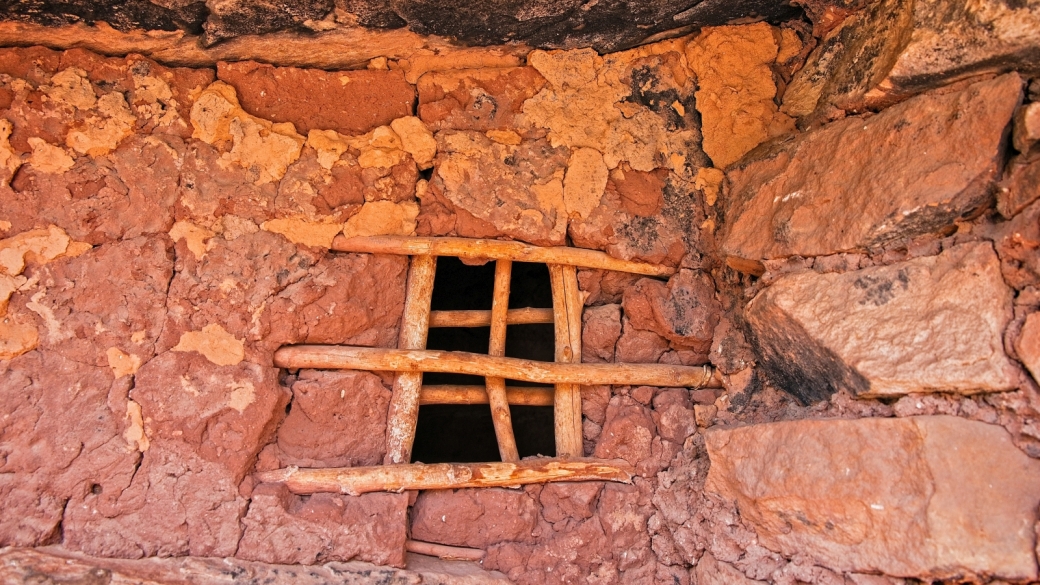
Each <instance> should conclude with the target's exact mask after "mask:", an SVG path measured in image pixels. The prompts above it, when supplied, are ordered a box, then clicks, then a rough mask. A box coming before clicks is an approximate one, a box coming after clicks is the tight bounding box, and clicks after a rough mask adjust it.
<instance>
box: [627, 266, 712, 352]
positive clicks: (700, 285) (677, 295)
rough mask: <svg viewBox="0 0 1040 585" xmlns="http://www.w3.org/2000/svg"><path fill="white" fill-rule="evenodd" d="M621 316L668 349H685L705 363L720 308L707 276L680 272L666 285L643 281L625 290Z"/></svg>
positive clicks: (657, 281) (691, 271) (648, 280)
mask: <svg viewBox="0 0 1040 585" xmlns="http://www.w3.org/2000/svg"><path fill="white" fill-rule="evenodd" d="M623 306H624V308H625V316H626V317H627V318H628V319H629V321H630V322H631V324H632V326H633V327H635V328H636V329H643V330H646V331H653V332H654V333H657V334H658V335H660V336H661V337H664V338H665V339H667V340H668V341H669V342H670V343H671V346H672V348H674V349H686V350H690V351H692V352H695V353H697V354H700V355H702V356H703V361H702V362H701V363H705V362H707V361H708V350H709V349H710V348H711V340H712V333H713V332H714V330H715V326H716V325H718V323H719V314H720V313H721V311H722V305H721V304H720V303H719V301H718V300H717V299H716V298H715V283H714V282H712V279H711V277H710V276H708V275H707V274H704V273H702V272H696V271H693V270H685V269H684V270H680V271H679V273H678V274H676V275H675V276H673V277H671V278H670V279H668V284H665V283H662V282H661V281H659V280H653V279H650V278H644V279H642V280H639V281H637V282H636V283H635V284H634V285H633V286H631V287H629V288H628V289H626V290H625V295H624V303H623Z"/></svg>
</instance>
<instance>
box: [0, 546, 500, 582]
mask: <svg viewBox="0 0 1040 585" xmlns="http://www.w3.org/2000/svg"><path fill="white" fill-rule="evenodd" d="M0 579H4V580H7V581H10V582H16V583H23V582H32V581H33V580H41V579H44V580H49V582H56V583H84V584H87V583H89V584H93V583H113V584H115V585H160V584H162V585H171V584H176V585H218V584H220V583H225V584H227V583H231V584H235V585H246V584H253V583H264V582H276V581H286V582H292V583H298V584H300V585H327V584H329V583H337V584H340V585H369V584H371V583H380V584H382V585H419V584H420V583H422V584H425V585H460V584H464V585H470V584H473V585H476V584H480V583H503V582H504V577H503V576H502V574H501V573H496V572H493V571H483V570H481V569H480V568H478V567H477V566H476V565H475V564H473V563H466V562H459V561H454V562H453V561H441V560H440V559H435V558H432V557H424V556H421V555H414V554H409V555H407V568H406V569H395V568H393V567H386V566H378V565H374V564H371V563H365V562H360V561H353V562H349V563H340V562H329V563H324V564H322V565H302V566H301V565H271V564H266V563H257V562H252V561H244V560H240V559H235V558H205V557H174V558H165V559H160V558H148V559H140V560H124V559H105V558H97V557H88V556H85V555H81V554H77V553H75V552H71V551H68V550H65V549H62V548H60V547H42V548H37V549H18V548H11V549H5V550H3V551H0Z"/></svg>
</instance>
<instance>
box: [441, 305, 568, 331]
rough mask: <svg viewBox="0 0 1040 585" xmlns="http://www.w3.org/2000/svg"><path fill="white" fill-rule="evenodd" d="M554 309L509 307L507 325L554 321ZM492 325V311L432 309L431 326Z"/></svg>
mask: <svg viewBox="0 0 1040 585" xmlns="http://www.w3.org/2000/svg"><path fill="white" fill-rule="evenodd" d="M552 322H553V310H552V309H534V308H531V307H526V308H523V309H509V311H507V312H506V324H507V325H533V324H538V323H552ZM489 325H491V311H431V312H430V327H487V326H489Z"/></svg>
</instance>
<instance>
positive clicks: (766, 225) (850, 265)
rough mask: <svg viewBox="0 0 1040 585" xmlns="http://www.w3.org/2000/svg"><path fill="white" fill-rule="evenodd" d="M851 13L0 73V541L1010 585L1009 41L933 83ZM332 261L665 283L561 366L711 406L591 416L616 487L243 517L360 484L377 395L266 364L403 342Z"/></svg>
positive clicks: (1019, 113)
mask: <svg viewBox="0 0 1040 585" xmlns="http://www.w3.org/2000/svg"><path fill="white" fill-rule="evenodd" d="M987 6H988V5H987ZM1001 6H1003V5H1001ZM1030 6H1031V5H1030ZM1030 6H1027V7H1024V8H1021V7H1020V8H1009V7H1003V8H1000V7H989V8H987V10H990V9H991V10H990V11H989V12H986V11H985V10H983V8H979V9H978V11H979V14H974V15H971V17H970V18H969V17H968V16H964V17H963V18H964V20H963V22H962V23H961V24H962V25H963V26H962V27H961V28H960V29H958V31H959V32H958V34H959V35H961V37H959V38H961V39H962V40H964V41H965V44H966V45H968V44H971V43H968V42H967V41H968V40H970V39H973V38H977V37H978V35H979V34H980V33H978V31H977V30H976V29H973V28H972V26H974V25H972V24H971V23H972V22H974V23H976V25H977V26H980V27H988V29H987V30H991V31H992V30H1003V29H1000V27H1001V26H1004V27H1006V28H1008V30H1012V29H1015V26H1019V25H1022V24H1023V23H1025V24H1026V25H1028V23H1030V22H1034V21H1035V19H1036V18H1037V16H1036V15H1037V10H1036V9H1035V8H1033V7H1030ZM984 8H985V7H984ZM880 10H882V9H881V8H877V7H874V8H871V9H870V10H867V9H862V10H859V11H855V10H849V11H847V12H833V11H831V12H825V13H823V12H821V13H820V14H813V15H812V16H813V21H812V22H807V21H802V20H797V21H791V22H788V23H785V24H782V25H769V24H765V23H758V24H747V25H735V26H726V27H717V28H705V29H703V30H699V31H695V32H693V33H692V34H689V35H687V36H681V37H677V38H674V39H670V40H664V41H660V42H657V43H652V44H648V45H643V46H640V47H637V48H634V49H631V50H627V51H622V52H614V53H607V54H603V55H600V54H598V53H596V52H595V51H594V50H592V49H588V48H585V49H572V50H548V51H545V50H533V51H531V50H523V51H520V50H519V49H517V48H516V47H512V48H510V49H508V50H505V51H503V50H502V49H498V48H493V49H486V50H484V49H466V51H469V52H467V53H465V54H466V55H468V57H467V59H468V60H463V61H461V62H460V61H459V60H458V59H454V58H443V59H438V58H427V59H425V60H421V61H420V60H417V59H415V58H412V59H411V60H409V59H398V58H396V57H395V55H396V54H395V53H393V52H391V51H387V54H386V55H382V56H377V57H375V58H373V59H372V60H371V61H369V62H368V63H367V65H366V67H365V68H362V69H352V70H323V69H318V68H292V67H276V66H272V65H267V64H263V63H258V62H255V61H233V62H227V61H220V62H217V63H215V64H214V66H203V65H201V64H200V65H199V66H196V67H193V68H187V67H173V66H168V65H163V64H162V63H160V62H158V61H155V60H152V59H149V58H147V57H143V56H140V55H130V56H126V57H104V56H100V55H98V54H96V53H92V52H89V51H86V50H83V49H70V50H67V51H59V50H52V49H46V48H42V47H28V48H7V49H0V82H2V84H0V107H2V108H3V114H2V120H0V137H2V140H0V179H2V186H0V201H2V202H3V204H2V206H0V238H4V239H2V240H0V420H2V425H0V507H2V509H3V514H0V545H2V546H19V547H35V546H40V545H48V544H53V545H59V546H60V547H61V548H62V549H64V550H69V551H79V552H83V553H86V554H89V555H95V556H100V557H119V558H129V559H133V558H140V557H151V556H161V557H165V556H185V555H190V556H196V557H236V558H238V559H242V560H249V561H260V562H263V563H276V564H316V563H326V562H329V561H350V560H360V561H369V562H373V563H377V564H381V565H388V566H398V567H400V566H403V565H404V564H405V550H404V547H405V540H406V539H408V538H413V539H417V540H423V541H427V542H434V543H440V544H447V545H456V546H466V547H473V548H479V549H483V550H486V551H487V554H486V557H485V559H484V561H483V566H484V567H485V568H487V569H494V570H499V571H501V572H503V573H505V574H506V575H507V576H508V577H509V578H510V579H512V580H514V581H516V582H520V583H540V582H561V583H563V582H574V583H577V582H589V581H595V582H603V583H615V582H659V581H660V582H675V583H697V584H700V585H706V584H713V583H759V582H763V583H764V582H768V583H796V582H804V583H849V584H856V585H860V584H866V583H914V582H920V581H931V580H934V579H939V580H944V579H945V580H949V581H950V582H959V581H961V580H965V579H967V580H972V579H974V580H977V581H980V582H988V581H990V580H993V579H998V580H1003V581H1011V582H1029V581H1031V580H1035V579H1036V578H1037V557H1036V555H1037V545H1036V530H1037V513H1038V503H1040V487H1038V486H1040V461H1038V459H1040V426H1038V425H1040V423H1038V416H1040V413H1038V408H1040V395H1038V388H1037V385H1036V376H1040V317H1038V316H1037V310H1038V309H1040V294H1038V292H1037V286H1038V284H1040V255H1038V254H1037V249H1038V248H1040V219H1038V218H1040V201H1037V199H1038V197H1040V158H1038V155H1040V151H1038V148H1040V147H1037V146H1036V145H1037V142H1038V140H1040V123H1038V122H1040V113H1038V112H1040V110H1038V108H1040V103H1038V102H1037V100H1040V95H1038V93H1040V87H1038V85H1037V84H1038V82H1037V81H1036V80H1035V79H1034V78H1032V77H1031V76H1034V75H1035V74H1036V67H1035V64H1034V62H1033V61H1031V60H1030V58H1029V55H1031V54H1032V53H1030V51H1035V50H1036V48H1037V47H1040V39H1037V38H1036V35H1032V36H1029V35H1025V37H1024V38H1025V40H1022V38H1023V37H1013V35H1010V34H1009V35H1007V37H1006V38H1007V39H1010V40H1007V41H1006V42H1002V43H997V42H990V43H988V44H987V43H984V42H976V43H974V44H971V47H973V48H972V49H971V50H969V49H964V51H965V55H963V56H962V57H963V58H962V61H961V64H960V65H958V66H952V65H951V66H948V67H945V68H944V67H942V66H941V64H940V65H936V63H934V62H933V61H931V60H928V59H925V58H923V57H920V55H929V54H932V53H929V51H928V48H929V47H931V49H932V50H933V52H934V51H935V50H940V49H942V48H943V47H945V46H947V45H948V43H949V42H950V39H949V38H948V37H947V36H943V37H942V38H938V37H936V36H934V35H931V36H930V32H929V31H931V30H932V29H933V28H935V27H936V26H937V25H936V24H935V22H936V21H935V18H938V17H935V16H934V14H932V13H930V12H928V11H926V10H925V9H924V8H921V6H918V7H917V8H916V12H915V10H914V9H913V8H912V7H909V6H904V5H898V4H895V3H889V4H884V10H886V11H887V12H878V11H880ZM994 11H995V12H994ZM1001 11H1003V12H1001ZM995 15H996V16H995ZM888 17H891V18H888ZM983 17H985V18H989V19H990V20H989V21H986V22H983V23H982V24H979V22H980V21H981V20H984V18H983ZM929 18H932V20H929ZM943 18H949V15H946V16H944V17H943ZM958 22H961V21H958ZM1013 25H1014V26H1013ZM929 27H931V28H929ZM1015 30H1017V29H1015ZM36 32H37V33H38V34H43V33H41V32H40V31H36ZM80 32H81V33H82V30H81V31H80ZM102 33H103V34H105V35H110V34H115V33H110V32H104V31H102ZM102 33H99V34H102ZM90 34H94V33H90ZM972 35H975V36H972ZM98 38H100V37H98ZM892 38H896V39H902V40H901V41H900V42H893V43H891V44H889V45H885V44H884V43H880V44H881V45H883V46H878V45H879V42H880V41H879V39H892ZM1001 38H1005V37H1001ZM308 42H316V41H314V40H313V39H312V40H311V41H308ZM929 43H931V44H929ZM1016 43H1017V44H1016ZM366 50H368V51H378V47H376V48H368V49H366ZM394 50H396V49H394ZM481 51H485V53H481ZM971 51H974V52H971ZM510 52H512V53H510ZM518 53H522V54H520V55H519V56H516V54H518ZM482 54H483V55H484V56H485V57H486V59H484V58H483V57H481V56H480V55H482ZM503 55H508V57H503ZM387 57H390V58H389V59H388V58H387ZM167 62H168V61H167ZM965 63H967V64H968V65H964V64H965ZM460 65H461V66H460ZM338 234H345V235H348V236H350V235H381V234H392V235H430V236H449V235H451V236H456V235H457V236H465V237H482V238H507V239H515V240H520V241H525V242H530V243H533V244H538V245H546V246H549V245H563V244H568V245H573V246H577V247H583V248H591V249H597V250H602V251H605V252H607V253H608V254H611V255H613V256H616V257H619V258H625V259H635V260H641V261H647V262H654V263H661V264H667V265H670V266H674V267H676V268H677V273H676V275H675V276H673V277H672V278H670V279H667V280H655V279H650V278H637V277H630V276H625V275H621V274H616V273H608V272H600V271H581V272H580V273H579V284H580V287H581V289H582V290H583V291H584V292H585V294H586V300H585V303H586V307H585V311H584V315H583V324H584V328H583V340H584V343H583V354H582V359H583V361H586V362H614V361H617V362H634V363H638V362H660V363H672V364H685V365H704V364H707V365H711V366H713V367H715V368H717V369H718V370H719V371H720V372H721V373H722V374H723V380H724V382H725V388H723V389H717V390H712V389H688V388H665V389H659V388H650V387H589V388H583V390H582V396H583V415H584V420H583V423H584V424H583V431H584V432H583V434H584V438H585V452H586V455H589V456H595V457H603V458H620V459H624V460H626V461H628V462H630V463H631V464H632V465H634V466H635V468H636V470H637V474H638V475H637V477H636V478H635V479H634V481H633V482H632V483H631V484H630V485H626V484H614V483H607V484H600V483H587V484H553V485H547V486H529V487H526V488H524V489H518V490H506V489H488V490H457V491H448V492H443V491H441V492H438V491H431V492H423V493H419V494H411V495H409V494H368V495H364V496H360V497H349V496H339V495H332V494H320V495H315V496H310V497H301V496H295V495H292V494H290V493H289V492H288V491H287V490H286V489H285V488H284V487H283V486H280V485H274V484H259V485H258V484H256V483H255V481H254V480H253V478H252V475H251V474H252V473H253V472H255V471H264V470H270V469H276V468H279V467H284V466H289V465H298V466H302V467H309V466H358V465H374V464H379V463H380V462H381V461H382V458H383V455H384V451H383V450H384V449H385V446H384V442H383V432H384V429H385V425H386V408H387V404H388V401H389V397H390V387H391V385H392V377H391V376H389V375H377V374H372V373H363V372H320V371H307V370H303V371H298V372H296V371H292V372H290V371H285V370H279V369H278V368H275V367H274V366H273V364H272V353H273V351H274V350H275V349H277V348H278V347H280V346H281V345H284V344H292V343H345V344H354V345H366V346H375V347H394V346H395V345H396V342H397V334H398V328H399V325H400V323H399V322H400V318H401V312H402V308H403V302H404V288H405V276H406V272H407V260H406V259H403V258H400V257H391V256H379V255H364V254H341V253H332V252H329V251H328V248H329V245H330V243H331V241H332V239H333V238H334V237H335V236H337V235H338Z"/></svg>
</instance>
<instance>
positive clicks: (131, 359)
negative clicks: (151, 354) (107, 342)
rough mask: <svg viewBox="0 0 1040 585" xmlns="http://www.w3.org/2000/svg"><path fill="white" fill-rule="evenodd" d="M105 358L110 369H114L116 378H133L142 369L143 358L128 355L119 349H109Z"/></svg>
mask: <svg viewBox="0 0 1040 585" xmlns="http://www.w3.org/2000/svg"><path fill="white" fill-rule="evenodd" d="M105 356H106V357H107V358H108V367H110V368H112V374H114V375H115V377H116V378H122V377H123V376H132V375H134V374H135V373H137V369H138V368H140V367H141V358H140V357H139V356H136V355H133V354H128V353H126V352H124V351H123V350H121V349H119V348H118V347H110V348H108V351H107V352H105Z"/></svg>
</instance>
